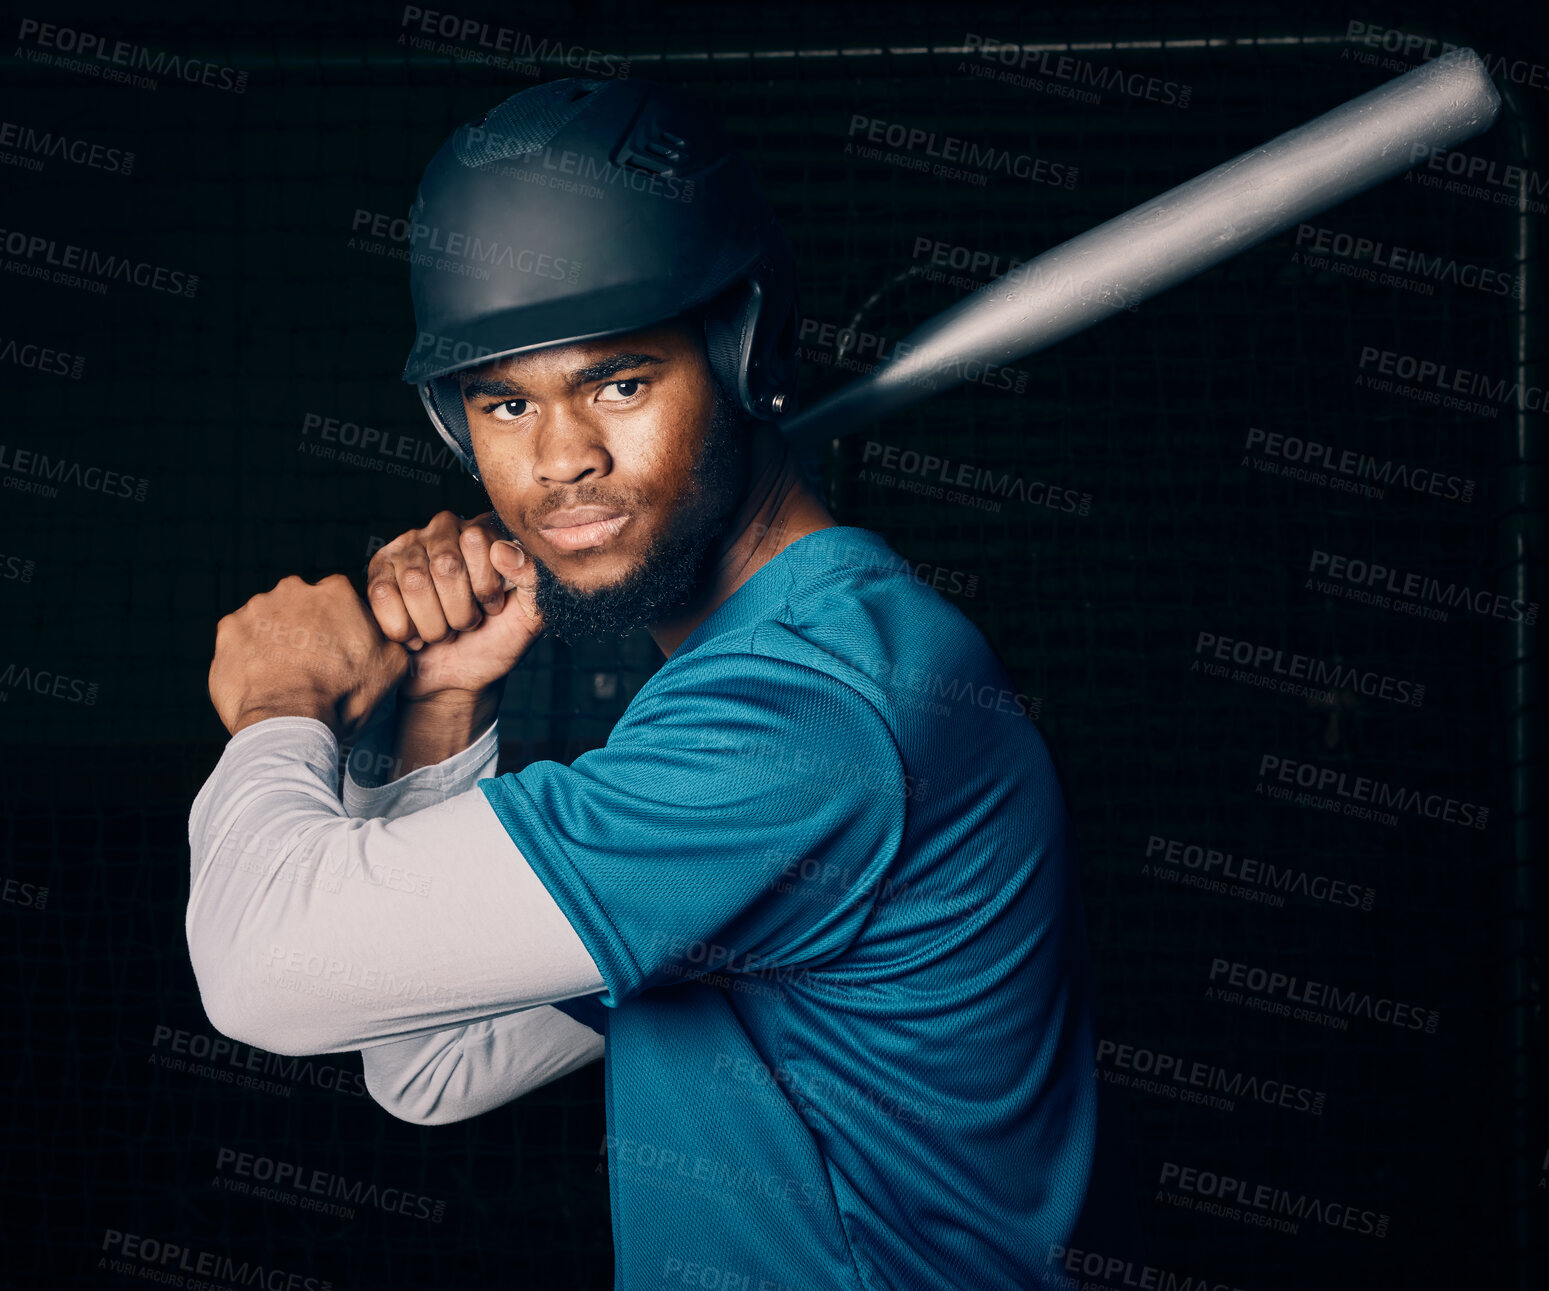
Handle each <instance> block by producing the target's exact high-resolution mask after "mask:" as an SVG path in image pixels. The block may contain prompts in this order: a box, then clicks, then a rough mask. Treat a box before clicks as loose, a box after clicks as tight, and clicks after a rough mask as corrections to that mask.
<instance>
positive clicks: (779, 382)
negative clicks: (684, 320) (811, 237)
mask: <svg viewBox="0 0 1549 1291" xmlns="http://www.w3.org/2000/svg"><path fill="white" fill-rule="evenodd" d="M794 277H795V275H794V274H793V273H779V272H777V271H776V268H775V266H774V265H772V264H770V263H768V262H767V261H761V262H760V263H759V264H758V265H757V266H756V267H755V268H754V270H753V271H752V273H751V274H750V275H749V276H748V277H746V278H744V279H742V280H741V281H740V282H738V283H736V284H735V285H734V286H733V287H731V288H730V289H729V290H727V291H725V292H722V293H721V295H720V296H718V297H716V298H715V299H714V300H712V301H711V302H710V303H709V304H707V305H706V306H705V314H704V327H705V353H706V355H707V356H708V358H709V360H710V370H711V371H712V372H714V373H715V377H716V380H717V381H719V382H720V383H721V386H722V387H723V388H724V389H725V390H726V391H727V393H728V394H730V395H732V396H733V397H734V398H735V399H736V401H737V403H738V404H739V405H740V406H741V408H742V411H743V412H745V413H746V414H748V415H749V416H752V417H757V418H758V419H759V420H761V421H773V420H776V419H777V418H780V417H784V416H788V415H789V414H790V413H791V412H793V411H794V410H795V407H796V368H797V360H798V355H797V346H796V321H797V310H796V292H795V288H794V285H793V279H794Z"/></svg>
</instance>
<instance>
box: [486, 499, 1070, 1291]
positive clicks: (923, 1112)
mask: <svg viewBox="0 0 1549 1291" xmlns="http://www.w3.org/2000/svg"><path fill="white" fill-rule="evenodd" d="M479 787H480V788H481V789H482V790H483V792H484V794H485V795H486V797H487V798H488V799H489V802H490V804H491V805H492V806H493V808H494V810H495V812H496V814H497V815H498V816H499V818H500V820H501V822H502V823H503V824H504V826H505V828H506V829H507V831H508V832H509V833H510V835H511V837H512V839H513V840H514V841H515V843H516V844H517V846H518V847H519V848H520V849H521V852H522V855H523V856H524V857H526V859H527V861H528V862H529V863H530V864H531V865H532V867H533V869H534V870H535V871H536V872H537V873H538V874H539V875H540V876H541V878H542V880H543V882H544V884H545V885H546V886H547V888H548V889H549V891H550V892H551V893H552V894H553V896H554V899H555V900H556V901H557V902H558V903H559V906H560V908H561V909H563V910H564V912H565V914H566V916H567V917H568V918H569V920H570V922H571V923H572V924H573V925H574V927H575V929H576V932H577V933H578V934H579V935H580V937H581V940H582V941H583V942H584V943H585V945H586V948H587V949H588V950H589V951H590V952H591V955H592V958H593V959H594V960H595V961H596V963H597V968H598V971H599V972H600V973H601V975H602V978H603V980H604V981H605V982H606V983H607V990H606V991H605V992H603V993H602V994H601V995H599V996H593V997H590V999H587V1000H577V1001H571V1002H568V1003H566V1004H564V1005H561V1006H560V1007H562V1008H564V1009H565V1011H566V1012H569V1013H570V1014H571V1015H572V1016H573V1017H576V1018H579V1019H580V1020H582V1021H585V1022H588V1023H589V1024H591V1025H593V1026H595V1027H597V1029H599V1030H603V1031H605V1034H606V1036H607V1050H606V1060H605V1066H606V1073H605V1079H606V1085H607V1118H608V1138H607V1145H608V1172H609V1181H610V1189H611V1198H612V1213H613V1237H614V1250H615V1257H616V1267H617V1270H618V1276H617V1283H616V1285H617V1286H619V1287H627V1288H629V1291H640V1288H645V1287H673V1286H697V1287H715V1288H720V1289H722V1291H724V1289H726V1288H734V1289H744V1288H745V1289H746V1291H797V1289H798V1288H800V1289H802V1291H807V1289H816V1288H823V1289H825V1291H832V1289H834V1288H853V1289H854V1291H883V1289H884V1288H888V1289H891V1291H905V1289H906V1288H921V1289H922V1291H942V1289H943V1288H954V1287H961V1288H968V1287H974V1288H979V1287H1006V1288H1025V1287H1035V1286H1041V1285H1043V1284H1044V1279H1045V1278H1046V1276H1047V1270H1049V1269H1057V1265H1056V1264H1051V1263H1050V1256H1049V1252H1050V1249H1051V1247H1058V1246H1060V1245H1061V1244H1063V1243H1065V1242H1066V1241H1067V1239H1068V1237H1069V1235H1070V1232H1071V1229H1072V1227H1073V1225H1074V1223H1075V1221H1076V1217H1077V1215H1078V1213H1079V1212H1080V1210H1081V1207H1082V1203H1083V1199H1084V1198H1085V1196H1086V1192H1087V1187H1088V1181H1089V1176H1090V1174H1091V1170H1092V1159H1093V1148H1094V1136H1095V1129H1096V1126H1095V1120H1096V1089H1095V1084H1094V1080H1093V1055H1092V1025H1091V1018H1090V1012H1089V1004H1088V969H1087V960H1086V943H1085V936H1084V930H1083V919H1082V912H1081V905H1080V898H1079V892H1078V887H1077V874H1076V864H1075V852H1074V847H1073V843H1072V839H1071V835H1070V830H1069V825H1068V822H1067V817H1066V812H1065V806H1064V801H1063V798H1062V795H1061V793H1060V788H1059V784H1058V782H1057V780H1056V778H1055V775H1054V770H1053V767H1052V765H1051V763H1050V760H1049V755H1048V752H1047V750H1046V748H1045V746H1044V742H1043V740H1042V738H1041V737H1040V735H1039V733H1038V731H1037V728H1036V727H1035V726H1034V724H1033V722H1032V720H1031V719H1030V718H1029V717H1028V716H1027V701H1026V699H1025V697H1024V696H1022V695H1019V694H1018V693H1017V692H1016V691H1015V688H1014V687H1013V685H1012V683H1011V681H1010V679H1009V677H1008V676H1007V674H1006V672H1005V670H1004V668H1002V666H1001V665H1000V663H999V661H998V660H997V659H996V658H995V656H994V654H993V653H992V651H991V650H990V648H989V646H988V644H987V643H986V642H985V640H984V637H983V636H982V635H981V634H980V632H979V631H978V629H976V628H975V627H974V626H973V625H972V624H971V623H970V622H969V621H968V619H967V618H965V617H964V615H963V614H962V613H961V612H960V611H959V610H957V609H956V608H955V607H954V606H952V605H950V604H949V603H948V602H947V601H945V600H944V599H943V598H942V597H941V596H940V595H939V594H938V593H937V592H936V591H934V590H932V589H931V588H930V587H928V586H926V585H925V584H924V583H923V582H922V581H919V580H917V579H916V577H915V576H914V574H913V572H912V571H911V570H910V569H909V567H908V565H907V563H906V562H904V561H903V560H902V559H901V558H900V557H899V556H898V555H897V554H896V553H895V552H894V551H893V550H892V549H891V548H890V547H889V546H888V545H887V543H886V541H885V540H884V539H883V538H882V537H881V536H880V535H878V534H875V533H872V532H871V531H869V530H866V529H859V528H855V527H852V526H845V525H838V526H833V527H830V528H827V529H822V530H819V531H817V532H815V533H811V534H808V535H806V536H805V537H802V538H800V539H798V540H797V541H796V542H794V543H792V544H791V545H790V546H788V547H786V548H785V549H784V550H783V551H781V552H780V553H779V554H778V555H777V556H775V557H774V558H773V559H772V560H770V561H769V562H768V563H767V564H766V565H764V566H763V567H762V568H761V569H759V570H758V572H757V573H755V574H754V575H753V576H752V578H750V579H749V580H748V581H747V582H746V583H744V584H743V585H742V586H741V587H740V588H738V590H737V591H736V592H735V593H734V594H733V595H732V596H730V597H729V598H728V599H727V600H726V601H724V602H723V603H722V604H721V605H720V606H718V607H717V608H716V609H715V611H714V612H713V613H712V614H711V615H710V616H709V617H708V618H706V619H705V620H704V621H703V622H701V623H700V624H699V626H698V627H697V628H696V629H695V630H694V632H693V633H692V634H691V635H690V636H689V637H688V639H687V640H686V641H685V642H684V643H683V644H682V645H681V646H680V647H679V648H678V649H677V650H676V651H675V652H674V653H673V654H672V655H671V656H670V657H669V658H668V659H667V660H666V662H665V663H664V664H663V665H662V667H661V669H660V670H659V671H658V672H657V673H656V674H655V675H654V676H652V677H651V678H650V680H649V681H648V682H647V683H646V684H645V686H644V687H642V688H641V690H640V692H639V694H637V695H636V696H635V698H634V700H633V701H632V702H631V703H630V705H629V707H628V709H627V710H626V711H625V713H624V715H623V716H622V717H621V718H620V720H619V721H618V723H617V725H616V726H615V727H614V729H613V731H612V733H611V735H610V736H609V739H608V742H607V745H606V746H605V747H604V748H601V749H596V750H593V751H591V752H588V753H585V754H582V755H581V756H580V757H578V758H576V760H575V761H574V762H573V763H572V764H571V765H570V766H564V765H562V764H560V763H556V762H548V761H543V762H535V763H533V764H531V765H530V766H528V767H526V768H525V769H524V770H522V771H519V772H515V773H512V774H507V775H503V776H499V777H497V778H494V779H486V780H481V781H480V782H479Z"/></svg>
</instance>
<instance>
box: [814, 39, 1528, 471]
mask: <svg viewBox="0 0 1549 1291" xmlns="http://www.w3.org/2000/svg"><path fill="white" fill-rule="evenodd" d="M1500 102H1501V98H1500V95H1499V94H1498V93H1497V92H1496V89H1495V86H1494V85H1493V84H1491V82H1490V77H1489V74H1488V73H1487V72H1486V71H1485V67H1484V63H1483V62H1482V61H1481V60H1480V58H1479V55H1477V54H1476V53H1474V51H1473V50H1471V49H1455V50H1452V51H1451V52H1449V53H1447V54H1443V55H1442V56H1441V57H1440V58H1437V59H1435V60H1434V61H1432V62H1429V63H1426V64H1425V65H1424V66H1423V67H1417V68H1415V70H1414V71H1412V72H1406V73H1404V75H1402V76H1399V77H1396V78H1395V79H1393V80H1392V81H1389V82H1388V83H1387V84H1386V85H1381V86H1378V87H1377V88H1376V89H1375V90H1371V91H1370V92H1368V93H1366V94H1363V95H1361V96H1360V97H1359V98H1355V99H1351V100H1350V102H1348V103H1346V104H1344V105H1342V106H1341V107H1337V108H1335V109H1333V110H1332V111H1330V112H1325V113H1324V114H1323V115H1322V116H1320V117H1318V118H1316V119H1315V120H1312V121H1309V122H1308V123H1307V124H1306V125H1303V126H1298V127H1297V128H1296V129H1294V130H1289V131H1287V132H1286V133H1285V134H1283V135H1280V136H1278V137H1276V138H1274V139H1271V140H1270V141H1269V142H1268V143H1265V144H1261V145H1259V147H1257V148H1253V149H1251V150H1250V151H1248V152H1245V153H1243V154H1242V155H1241V156H1239V157H1234V158H1233V159H1232V160H1231V161H1228V162H1224V163H1222V164H1221V165H1219V166H1217V167H1216V168H1215V169H1214V170H1209V171H1206V172H1205V173H1204V174H1203V175H1200V176H1199V177H1198V178H1197V179H1191V180H1189V181H1188V182H1187V183H1185V184H1180V185H1178V187H1177V188H1173V189H1169V190H1168V191H1167V192H1165V193H1163V194H1161V195H1160V196H1158V197H1153V198H1152V199H1151V200H1150V201H1149V202H1145V203H1144V204H1142V205H1140V206H1137V207H1135V209H1134V210H1132V211H1127V212H1125V213H1124V214H1123V215H1120V216H1116V217H1115V218H1114V219H1111V220H1109V221H1108V222H1107V223H1105V224H1100V225H1098V226H1097V227H1096V228H1095V229H1091V230H1089V231H1088V232H1086V233H1082V234H1078V235H1077V236H1076V237H1073V238H1071V239H1070V241H1068V242H1062V243H1060V245H1059V246H1057V247H1054V248H1052V249H1051V250H1049V251H1046V252H1044V253H1043V254H1042V255H1041V256H1038V257H1036V258H1035V259H1032V260H1029V261H1027V262H1025V263H1023V264H1021V265H1018V266H1017V268H1015V269H1013V270H1012V271H1011V272H1010V273H1008V274H1005V275H1003V276H1002V277H1000V278H997V279H996V280H995V281H994V282H992V283H990V284H988V285H987V286H985V287H982V288H980V289H979V290H978V291H976V292H974V293H973V294H972V295H971V296H968V297H966V298H965V299H963V300H961V301H959V302H958V303H957V304H956V305H953V306H952V307H951V308H950V309H946V310H943V311H942V312H941V313H940V314H937V315H936V316H935V317H934V318H932V319H930V320H929V321H928V322H926V323H925V324H923V325H922V326H920V327H918V328H916V329H915V330H914V331H913V332H911V333H910V334H909V335H908V336H906V337H905V338H904V339H903V340H902V341H900V342H898V344H897V346H896V347H895V350H894V354H893V356H892V357H891V358H890V359H889V360H888V361H887V362H886V363H885V364H883V366H881V367H880V368H878V369H877V370H875V371H874V372H872V373H871V374H869V375H868V376H865V377H862V378H860V379H859V380H856V381H852V382H851V383H850V384H849V385H847V386H845V387H844V388H843V389H841V390H839V391H837V392H836V393H835V394H833V395H831V396H830V397H829V398H827V399H825V400H823V401H822V402H821V403H818V404H816V405H814V406H813V407H812V408H811V409H810V410H808V411H807V412H804V413H802V414H800V415H799V416H796V417H793V418H792V419H791V420H790V421H789V422H787V423H785V425H784V427H783V429H784V432H785V434H786V435H787V436H788V437H789V439H790V440H791V442H792V443H793V444H798V445H801V444H806V443H810V442H812V441H814V440H817V439H821V438H838V437H842V436H844V435H848V434H850V433H852V432H853V431H856V430H859V429H860V428H861V427H862V426H864V425H865V424H866V423H867V422H870V421H873V420H875V419H876V418H878V417H883V416H886V415H887V414H888V413H891V412H897V411H898V410H899V409H901V408H906V407H908V406H909V405H911V404H914V403H918V402H919V401H920V400H922V399H925V398H926V397H928V396H929V395H931V394H934V393H935V392H936V391H938V390H944V389H947V388H949V387H951V386H954V385H957V384H958V383H960V382H962V381H965V380H968V379H970V378H971V377H973V376H975V375H977V374H979V373H982V372H983V371H984V365H986V364H995V365H997V366H1005V365H1006V364H1008V363H1012V362H1014V361H1015V360H1017V359H1021V358H1025V357H1026V356H1027V355H1029V354H1033V353H1035V352H1037V351H1038V350H1041V349H1043V348H1044V347H1046V346H1049V345H1053V344H1054V343H1055V342H1056V341H1062V340H1064V339H1065V338H1066V337H1067V336H1072V335H1074V334H1075V333H1076V332H1079V331H1081V330H1082V329H1083V328H1086V327H1090V326H1091V325H1092V324H1093V323H1096V322H1099V321H1100V320H1102V319H1104V318H1107V317H1110V316H1111V315H1113V314H1114V313H1116V312H1119V311H1122V310H1124V309H1125V308H1127V307H1128V306H1130V305H1133V304H1135V303H1136V302H1138V301H1141V300H1145V299H1147V298H1148V297H1151V296H1154V295H1156V294H1157V293H1158V292H1162V291H1165V290H1166V289H1167V288H1169V287H1173V286H1176V285H1177V284H1178V283H1180V282H1184V281H1186V280H1187V279H1189V278H1192V277H1194V276H1195V275H1196V274H1199V273H1203V272H1204V271H1205V270H1206V269H1210V268H1213V267H1214V266H1215V265H1218V264H1220V263H1221V262H1222V261H1223V260H1227V259H1229V258H1230V257H1232V256H1234V255H1236V254H1237V253H1238V252H1240V251H1246V250H1247V249H1248V248H1249V247H1252V246H1255V245H1257V244H1258V243H1260V242H1262V241H1263V240H1264V239H1265V238H1268V237H1271V236H1273V235H1274V234H1276V233H1279V232H1281V231H1282V230H1284V229H1287V228H1289V227H1290V226H1291V225H1293V224H1296V223H1298V222H1299V221H1301V220H1304V219H1306V218H1307V217H1308V216H1311V215H1316V214H1318V213H1319V212H1321V211H1325V210H1327V209H1328V208H1329V207H1331V206H1336V205H1338V204H1339V203H1340V202H1342V201H1344V200H1345V199H1346V198H1349V197H1354V196H1355V195H1356V194H1357V193H1362V192H1365V191H1366V190H1367V189H1368V188H1372V187H1374V186H1376V185H1377V184H1380V183H1382V181H1383V180H1385V179H1391V178H1392V177H1393V176H1395V175H1398V174H1402V173H1403V172H1404V171H1405V170H1408V169H1409V167H1411V166H1412V165H1414V164H1415V163H1416V162H1417V161H1419V160H1420V159H1421V158H1422V157H1427V156H1429V155H1431V150H1432V149H1437V148H1448V147H1450V146H1452V145H1453V144H1457V143H1461V142H1462V141H1463V140H1465V139H1470V138H1472V137H1473V136H1474V135H1476V134H1479V133H1480V132H1481V131H1484V130H1486V129H1488V128H1489V126H1490V123H1491V122H1493V121H1494V120H1495V115H1496V112H1497V111H1498V110H1499V108H1500Z"/></svg>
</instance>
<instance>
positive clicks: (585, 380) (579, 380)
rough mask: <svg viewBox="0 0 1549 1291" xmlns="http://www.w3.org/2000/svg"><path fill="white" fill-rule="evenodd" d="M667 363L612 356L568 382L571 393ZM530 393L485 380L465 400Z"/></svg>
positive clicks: (500, 381) (470, 388)
mask: <svg viewBox="0 0 1549 1291" xmlns="http://www.w3.org/2000/svg"><path fill="white" fill-rule="evenodd" d="M666 361H667V360H666V359H664V358H660V357H658V356H657V355H655V354H609V355H608V356H607V357H606V358H601V359H598V360H597V362H595V363H588V364H587V365H586V366H585V367H584V368H577V369H576V370H575V371H574V372H570V373H567V374H566V376H565V383H566V384H567V385H568V386H569V387H570V389H571V390H579V389H580V388H581V387H582V386H584V385H591V384H592V383H593V382H594V381H606V380H607V379H608V378H609V377H611V376H616V375H617V374H618V373H620V372H628V371H630V370H631V369H632V368H643V367H648V366H650V365H651V364H654V363H665V362H666ZM526 394H527V391H525V390H524V389H522V387H521V386H519V385H517V384H516V383H515V382H512V381H507V380H505V379H504V378H503V377H481V378H479V379H478V380H475V381H470V382H468V384H467V385H465V386H464V387H463V398H465V399H481V398H486V397H488V396H490V395H494V396H496V397H498V398H501V399H519V398H524V397H525V396H526Z"/></svg>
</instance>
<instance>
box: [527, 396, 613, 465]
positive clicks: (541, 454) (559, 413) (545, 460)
mask: <svg viewBox="0 0 1549 1291" xmlns="http://www.w3.org/2000/svg"><path fill="white" fill-rule="evenodd" d="M534 434H535V436H536V443H535V449H534V454H533V465H532V474H533V479H534V480H535V481H536V482H538V483H539V484H574V483H576V482H577V481H579V480H583V479H586V478H587V477H588V476H590V475H597V476H604V475H607V474H608V472H609V471H610V470H612V468H613V458H612V455H611V454H610V453H609V452H608V448H607V445H606V444H605V443H604V442H603V437H602V434H601V432H600V429H599V427H597V426H596V425H595V424H594V423H593V422H592V421H590V420H589V419H588V418H586V417H583V416H580V415H578V414H577V413H576V412H575V411H574V410H572V409H570V408H568V407H566V406H565V405H564V404H563V403H560V404H559V405H557V406H554V407H551V408H547V409H545V410H544V411H543V412H542V413H541V414H540V415H539V418H538V424H537V426H536V427H534Z"/></svg>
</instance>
